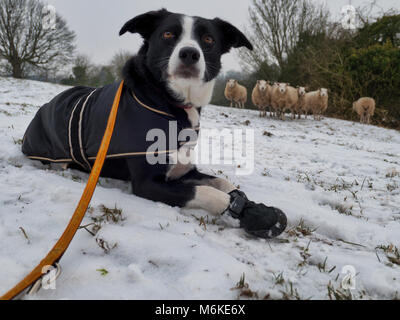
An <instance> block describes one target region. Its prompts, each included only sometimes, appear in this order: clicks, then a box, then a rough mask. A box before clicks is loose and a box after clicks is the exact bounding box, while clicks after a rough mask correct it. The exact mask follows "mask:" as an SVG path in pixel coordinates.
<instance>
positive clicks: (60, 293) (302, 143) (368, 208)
mask: <svg viewBox="0 0 400 320" xmlns="http://www.w3.org/2000/svg"><path fill="white" fill-rule="evenodd" d="M65 89H66V87H63V86H59V85H52V84H45V83H40V82H34V81H20V80H14V79H5V78H0V243H1V245H0V294H1V293H4V292H5V291H7V289H9V288H11V287H12V286H13V285H14V284H15V283H16V282H17V281H19V280H20V279H21V278H22V277H23V276H24V275H26V273H27V272H28V271H30V270H31V269H32V268H33V267H34V266H36V264H37V263H39V261H40V260H41V259H42V258H43V257H44V256H45V255H46V253H47V252H48V251H49V250H50V249H51V248H52V246H53V245H54V243H55V242H56V241H57V239H58V237H59V236H60V235H61V234H62V232H63V230H64V228H65V227H66V225H67V223H68V221H69V219H70V217H71V215H72V213H73V212H74V209H75V207H76V205H77V203H78V200H79V198H80V196H81V193H82V191H83V189H84V186H85V181H86V179H87V175H86V174H82V173H80V172H77V171H71V170H67V171H63V170H61V169H60V168H58V167H56V166H51V167H50V166H44V165H42V164H40V163H37V162H32V161H30V160H28V159H26V158H24V156H23V155H22V153H21V151H20V147H21V146H20V143H21V139H22V137H23V134H24V132H25V129H26V127H27V126H28V124H29V122H30V121H31V119H32V118H33V116H34V114H35V113H36V112H37V110H38V108H39V107H40V106H41V105H42V104H44V103H45V102H47V101H48V100H50V99H51V98H52V97H53V96H55V95H56V94H58V93H59V92H61V91H63V90H65ZM247 120H248V121H249V122H247V123H246V121H247ZM202 127H203V128H219V129H222V128H228V129H237V128H251V129H254V130H255V138H256V141H255V142H256V143H255V158H256V161H255V170H254V173H253V174H251V175H250V176H236V175H235V169H236V168H235V167H234V166H207V167H203V168H202V170H203V171H205V172H208V173H215V174H217V175H219V176H221V177H225V176H227V177H228V179H229V180H231V181H232V182H233V183H235V184H237V185H240V187H241V189H242V190H243V191H245V192H246V193H247V194H248V196H249V197H250V198H252V199H253V200H255V201H258V202H264V203H266V204H268V205H271V206H276V207H279V208H281V209H282V210H284V211H285V212H286V213H287V215H288V218H289V228H288V231H287V232H286V233H284V234H283V235H281V236H280V237H279V239H276V240H272V241H265V240H258V239H254V238H251V237H248V236H247V235H246V234H245V233H244V231H243V230H241V229H239V228H237V223H236V222H235V221H234V220H233V219H229V218H222V219H214V217H207V213H206V212H202V211H181V210H179V209H177V208H171V207H168V206H166V205H163V204H159V203H154V202H151V201H147V200H144V199H140V198H138V197H135V196H133V195H131V194H130V192H129V188H130V186H129V184H127V183H123V182H119V181H112V180H107V179H102V180H101V182H100V186H99V187H98V188H97V190H96V193H95V195H94V198H93V201H92V203H91V208H90V210H89V213H88V214H87V215H86V218H85V220H84V222H83V225H89V224H92V223H95V225H90V226H88V227H87V229H88V231H90V232H92V233H93V232H97V234H96V235H95V236H93V235H91V234H90V233H89V232H87V231H86V230H84V229H81V230H79V231H78V233H77V236H76V238H75V239H74V241H73V243H72V245H71V247H70V248H69V250H68V251H67V253H66V255H65V256H64V258H63V259H62V261H61V262H62V267H63V273H62V275H61V278H59V279H58V280H57V290H47V291H45V290H42V291H40V292H39V293H38V294H37V295H35V296H34V297H32V298H31V299H237V298H241V299H242V298H243V299H247V298H251V297H253V298H257V297H258V298H260V299H262V298H264V297H269V298H271V299H282V298H289V299H296V298H300V299H329V298H332V299H335V298H349V297H350V293H351V296H352V297H353V298H354V299H393V298H396V297H399V296H400V265H399V263H400V261H399V259H400V255H399V252H398V251H396V249H397V248H400V196H399V193H400V158H399V156H400V133H399V132H396V131H393V130H386V129H382V128H377V127H373V126H365V125H361V124H356V123H352V122H347V121H339V120H333V119H325V120H323V121H322V122H314V121H312V120H304V119H303V120H296V121H295V122H292V121H286V122H281V121H277V120H271V119H260V118H259V117H258V113H257V112H253V111H247V110H236V109H228V108H222V107H215V106H209V107H207V108H205V110H204V113H203V115H202ZM271 134H272V135H271ZM115 208H117V209H118V210H115ZM107 218H108V219H107ZM346 266H352V268H354V269H355V272H356V275H355V289H354V290H350V291H349V290H345V289H344V288H342V287H341V284H342V282H343V280H344V278H345V276H346V274H345V273H342V271H343V268H344V267H346ZM243 274H244V275H245V281H244V282H245V283H247V284H248V289H246V288H247V286H244V288H240V287H241V286H238V287H237V284H238V282H239V280H240V278H241V277H242V275H243ZM236 287H237V288H236ZM328 287H329V289H328ZM234 288H235V289H234Z"/></svg>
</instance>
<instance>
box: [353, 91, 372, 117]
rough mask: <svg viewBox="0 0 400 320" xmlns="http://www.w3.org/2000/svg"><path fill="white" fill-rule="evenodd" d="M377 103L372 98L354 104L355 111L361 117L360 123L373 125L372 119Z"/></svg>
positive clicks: (362, 99) (361, 99)
mask: <svg viewBox="0 0 400 320" xmlns="http://www.w3.org/2000/svg"><path fill="white" fill-rule="evenodd" d="M375 108H376V103H375V100H374V99H372V98H368V97H364V98H360V99H359V100H357V101H356V102H354V103H353V110H354V111H355V112H357V113H358V115H359V116H360V122H361V123H365V124H370V123H371V117H372V116H373V115H374V114H375Z"/></svg>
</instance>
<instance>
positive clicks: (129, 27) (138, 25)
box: [119, 9, 171, 40]
mask: <svg viewBox="0 0 400 320" xmlns="http://www.w3.org/2000/svg"><path fill="white" fill-rule="evenodd" d="M170 14H171V13H170V12H168V11H167V10H165V9H162V10H159V11H150V12H147V13H145V14H141V15H140V16H137V17H135V18H133V19H132V20H129V21H128V22H127V23H125V25H124V26H123V27H122V29H121V31H120V32H119V35H120V36H122V35H123V34H125V33H126V32H128V31H129V32H131V33H139V34H140V35H141V36H142V37H143V38H144V39H146V40H148V39H149V38H150V37H151V35H152V34H153V32H154V30H155V29H156V28H157V26H158V24H159V23H160V22H161V20H163V19H164V18H166V17H167V16H168V15H170Z"/></svg>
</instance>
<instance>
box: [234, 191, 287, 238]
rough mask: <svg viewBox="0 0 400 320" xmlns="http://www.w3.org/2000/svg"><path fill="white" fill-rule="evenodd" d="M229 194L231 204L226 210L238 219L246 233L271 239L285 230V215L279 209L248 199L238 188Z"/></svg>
mask: <svg viewBox="0 0 400 320" xmlns="http://www.w3.org/2000/svg"><path fill="white" fill-rule="evenodd" d="M230 196H231V204H230V206H229V208H228V210H227V212H228V213H229V214H230V215H231V216H232V217H233V218H235V219H239V220H240V227H241V228H243V229H244V230H245V231H246V232H247V233H248V234H250V235H253V236H256V237H259V238H263V239H272V238H276V237H277V236H279V235H280V234H282V233H283V232H284V231H285V229H286V227H287V217H286V215H285V214H284V213H283V212H282V211H281V210H279V209H277V208H272V207H267V206H265V205H263V204H256V203H254V202H252V201H249V200H248V199H247V197H246V195H245V194H244V193H243V192H242V191H240V190H234V191H232V192H231V193H230Z"/></svg>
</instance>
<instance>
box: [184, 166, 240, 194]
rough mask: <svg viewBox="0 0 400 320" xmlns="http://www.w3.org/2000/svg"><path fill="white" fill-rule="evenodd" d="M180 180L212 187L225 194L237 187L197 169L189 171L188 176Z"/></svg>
mask: <svg viewBox="0 0 400 320" xmlns="http://www.w3.org/2000/svg"><path fill="white" fill-rule="evenodd" d="M181 180H183V181H186V182H191V183H194V184H195V185H201V186H208V187H213V188H215V189H217V190H219V191H222V192H224V193H227V194H229V193H231V192H232V191H234V190H237V187H235V186H234V185H233V184H232V183H230V182H229V181H228V180H225V179H222V178H217V177H214V176H210V175H207V174H204V173H201V172H199V171H198V170H197V169H193V170H192V171H190V172H189V173H188V174H186V175H185V176H184V177H182V178H181Z"/></svg>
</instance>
